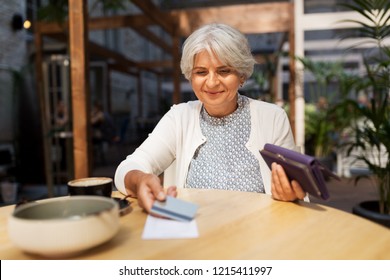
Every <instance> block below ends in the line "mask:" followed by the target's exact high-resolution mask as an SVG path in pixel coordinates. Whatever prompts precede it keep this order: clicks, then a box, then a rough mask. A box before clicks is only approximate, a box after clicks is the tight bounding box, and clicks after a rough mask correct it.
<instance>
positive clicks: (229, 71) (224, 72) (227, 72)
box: [218, 69, 231, 75]
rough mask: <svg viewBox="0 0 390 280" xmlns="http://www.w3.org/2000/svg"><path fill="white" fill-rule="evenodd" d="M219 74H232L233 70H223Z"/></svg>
mask: <svg viewBox="0 0 390 280" xmlns="http://www.w3.org/2000/svg"><path fill="white" fill-rule="evenodd" d="M218 73H219V74H220V75H228V74H230V73H231V70H230V69H221V70H218Z"/></svg>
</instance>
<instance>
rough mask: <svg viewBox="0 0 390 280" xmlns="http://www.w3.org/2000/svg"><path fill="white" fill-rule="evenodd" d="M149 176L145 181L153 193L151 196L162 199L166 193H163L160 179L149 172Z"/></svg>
mask: <svg viewBox="0 0 390 280" xmlns="http://www.w3.org/2000/svg"><path fill="white" fill-rule="evenodd" d="M149 176H150V177H149V178H148V180H147V181H146V182H147V185H148V187H149V189H150V191H151V193H152V194H153V196H154V197H155V198H156V199H157V200H159V201H164V200H165V197H166V195H165V192H164V189H163V187H162V185H161V182H160V179H159V178H158V177H157V176H155V175H151V174H149Z"/></svg>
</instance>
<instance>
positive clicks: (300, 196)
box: [291, 180, 306, 199]
mask: <svg viewBox="0 0 390 280" xmlns="http://www.w3.org/2000/svg"><path fill="white" fill-rule="evenodd" d="M291 186H292V188H293V190H294V193H295V195H296V196H297V198H298V199H304V198H305V196H306V193H305V191H304V190H303V189H302V187H301V185H300V184H299V183H298V182H297V181H295V180H293V181H292V182H291Z"/></svg>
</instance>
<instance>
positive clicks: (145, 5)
mask: <svg viewBox="0 0 390 280" xmlns="http://www.w3.org/2000/svg"><path fill="white" fill-rule="evenodd" d="M131 3H133V4H134V5H136V6H137V7H138V8H139V9H140V10H141V11H142V12H143V13H144V14H145V15H146V16H148V17H150V18H151V19H152V20H153V21H154V22H155V23H156V24H158V25H160V26H161V27H162V28H163V29H164V30H165V31H166V32H167V33H168V34H170V35H172V36H173V35H174V34H175V19H174V17H175V16H173V15H171V14H167V13H162V12H161V11H160V9H159V8H158V7H157V6H156V5H154V3H153V2H152V1H150V0H131Z"/></svg>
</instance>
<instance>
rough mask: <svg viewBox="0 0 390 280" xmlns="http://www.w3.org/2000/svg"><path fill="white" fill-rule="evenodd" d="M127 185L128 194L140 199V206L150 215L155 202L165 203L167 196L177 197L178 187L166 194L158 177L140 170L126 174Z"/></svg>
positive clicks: (172, 187)
mask: <svg viewBox="0 0 390 280" xmlns="http://www.w3.org/2000/svg"><path fill="white" fill-rule="evenodd" d="M125 185H126V189H127V190H128V192H129V193H130V194H132V195H134V196H136V197H137V198H138V205H139V206H140V207H141V208H143V209H144V210H145V211H146V212H148V213H150V210H151V209H152V206H153V203H154V201H155V200H158V201H164V200H165V199H166V196H167V195H170V196H173V197H176V196H177V188H176V186H171V187H169V188H168V189H167V191H166V192H165V191H164V188H163V186H162V185H161V181H160V179H159V177H158V176H156V175H154V174H150V173H144V172H142V171H139V170H132V171H130V172H128V173H127V174H126V177H125Z"/></svg>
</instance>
